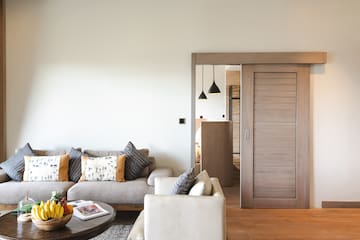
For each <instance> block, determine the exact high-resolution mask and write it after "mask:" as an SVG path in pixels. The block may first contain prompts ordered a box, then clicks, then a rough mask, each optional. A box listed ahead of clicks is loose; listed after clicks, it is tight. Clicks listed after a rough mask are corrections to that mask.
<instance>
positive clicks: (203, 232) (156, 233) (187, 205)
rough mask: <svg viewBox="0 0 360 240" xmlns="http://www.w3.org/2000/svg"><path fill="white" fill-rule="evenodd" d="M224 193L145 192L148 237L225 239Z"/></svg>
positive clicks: (145, 222) (146, 234) (146, 237)
mask: <svg viewBox="0 0 360 240" xmlns="http://www.w3.org/2000/svg"><path fill="white" fill-rule="evenodd" d="M225 219H226V218H225V198H224V197H223V196H189V195H149V194H148V195H145V201H144V233H145V234H144V235H145V239H157V240H165V239H174V240H175V239H176V240H177V239H192V240H201V239H207V240H225V239H226V226H225V224H226V220H225Z"/></svg>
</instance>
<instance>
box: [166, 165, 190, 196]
mask: <svg viewBox="0 0 360 240" xmlns="http://www.w3.org/2000/svg"><path fill="white" fill-rule="evenodd" d="M194 182H195V176H194V168H190V169H188V170H186V171H185V172H184V173H183V174H181V175H180V176H179V177H178V179H177V180H176V182H175V185H174V187H173V189H172V191H171V193H172V194H188V193H189V191H190V189H191V187H192V186H193V185H194Z"/></svg>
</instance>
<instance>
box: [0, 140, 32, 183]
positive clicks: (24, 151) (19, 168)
mask: <svg viewBox="0 0 360 240" xmlns="http://www.w3.org/2000/svg"><path fill="white" fill-rule="evenodd" d="M34 155H35V154H34V152H33V150H32V148H31V146H30V144H29V143H27V144H25V146H24V147H22V148H20V149H19V150H18V151H17V152H16V153H15V154H14V155H12V156H11V157H10V158H9V159H8V160H6V161H5V162H3V163H1V164H0V167H1V168H2V169H4V171H5V172H6V174H7V175H8V176H9V177H10V178H11V179H13V180H15V181H22V180H23V174H24V170H25V160H24V156H34Z"/></svg>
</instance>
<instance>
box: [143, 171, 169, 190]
mask: <svg viewBox="0 0 360 240" xmlns="http://www.w3.org/2000/svg"><path fill="white" fill-rule="evenodd" d="M172 176H173V171H172V169H171V168H155V169H154V170H153V171H152V172H151V173H150V175H149V177H148V179H147V184H148V185H150V186H154V185H155V178H158V177H172Z"/></svg>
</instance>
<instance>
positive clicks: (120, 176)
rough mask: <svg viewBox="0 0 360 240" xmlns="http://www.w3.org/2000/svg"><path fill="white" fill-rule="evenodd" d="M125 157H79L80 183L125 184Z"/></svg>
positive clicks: (123, 155)
mask: <svg viewBox="0 0 360 240" xmlns="http://www.w3.org/2000/svg"><path fill="white" fill-rule="evenodd" d="M125 160H126V155H125V154H122V155H118V156H105V157H89V156H87V155H83V156H82V157H81V172H82V175H81V178H80V181H116V182H125Z"/></svg>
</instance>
